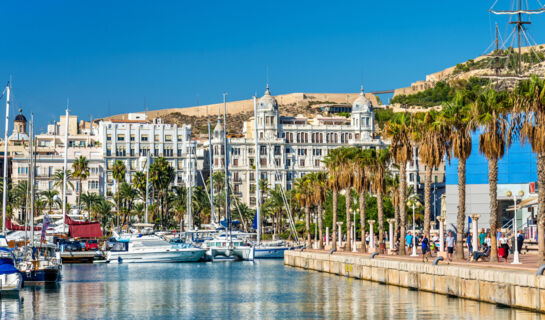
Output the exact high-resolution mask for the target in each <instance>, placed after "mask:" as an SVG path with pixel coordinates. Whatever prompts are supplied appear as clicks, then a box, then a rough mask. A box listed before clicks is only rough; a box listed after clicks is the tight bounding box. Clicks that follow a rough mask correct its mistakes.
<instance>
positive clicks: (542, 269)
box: [536, 264, 545, 276]
mask: <svg viewBox="0 0 545 320" xmlns="http://www.w3.org/2000/svg"><path fill="white" fill-rule="evenodd" d="M543 271H545V264H542V265H541V266H540V267H539V268H538V269H537V273H536V276H542V275H543Z"/></svg>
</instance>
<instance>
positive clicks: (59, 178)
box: [53, 169, 74, 203]
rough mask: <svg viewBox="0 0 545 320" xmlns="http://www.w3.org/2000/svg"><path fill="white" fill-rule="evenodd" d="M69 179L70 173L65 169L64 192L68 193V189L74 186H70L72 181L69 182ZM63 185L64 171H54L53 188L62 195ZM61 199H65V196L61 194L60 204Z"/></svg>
mask: <svg viewBox="0 0 545 320" xmlns="http://www.w3.org/2000/svg"><path fill="white" fill-rule="evenodd" d="M70 177H72V172H71V171H70V170H69V169H66V191H68V189H69V188H70V189H74V184H72V181H70ZM63 184H64V170H62V169H58V170H57V171H55V174H54V175H53V187H54V188H58V189H59V192H61V193H62V192H63V190H64V188H63ZM62 199H66V195H65V194H62V197H61V203H62V201H63V200H62Z"/></svg>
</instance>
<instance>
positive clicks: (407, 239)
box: [405, 231, 413, 249]
mask: <svg viewBox="0 0 545 320" xmlns="http://www.w3.org/2000/svg"><path fill="white" fill-rule="evenodd" d="M405 242H406V244H407V247H408V248H409V249H410V248H412V247H413V235H412V233H411V232H410V231H409V233H407V235H406V236H405Z"/></svg>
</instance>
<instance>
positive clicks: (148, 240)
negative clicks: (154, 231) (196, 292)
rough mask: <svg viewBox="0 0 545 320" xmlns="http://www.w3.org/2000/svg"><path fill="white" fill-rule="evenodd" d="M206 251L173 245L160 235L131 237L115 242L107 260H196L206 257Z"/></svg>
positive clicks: (129, 261) (126, 261) (107, 255)
mask: <svg viewBox="0 0 545 320" xmlns="http://www.w3.org/2000/svg"><path fill="white" fill-rule="evenodd" d="M205 252H206V250H204V249H201V248H197V247H193V246H187V247H180V246H177V245H173V244H172V243H168V242H167V241H165V240H163V239H161V238H159V237H154V236H145V237H140V238H135V237H131V238H129V239H119V240H117V241H115V242H113V243H112V246H111V249H110V251H108V252H107V253H106V260H107V261H108V262H110V263H133V262H196V261H200V260H202V259H203V258H204V255H205Z"/></svg>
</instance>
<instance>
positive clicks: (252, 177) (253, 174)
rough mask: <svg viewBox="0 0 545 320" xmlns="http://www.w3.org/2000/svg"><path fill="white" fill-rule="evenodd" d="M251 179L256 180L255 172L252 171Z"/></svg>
mask: <svg viewBox="0 0 545 320" xmlns="http://www.w3.org/2000/svg"><path fill="white" fill-rule="evenodd" d="M250 181H255V172H250Z"/></svg>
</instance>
